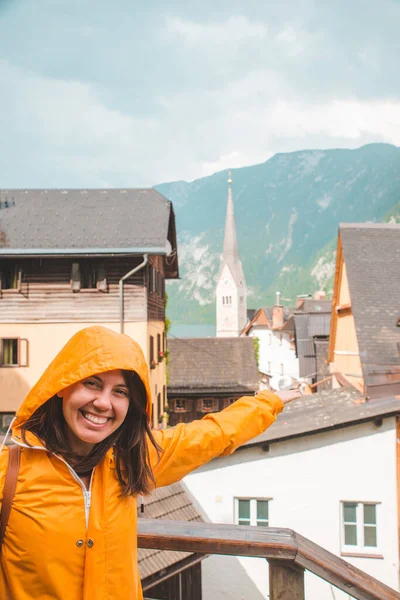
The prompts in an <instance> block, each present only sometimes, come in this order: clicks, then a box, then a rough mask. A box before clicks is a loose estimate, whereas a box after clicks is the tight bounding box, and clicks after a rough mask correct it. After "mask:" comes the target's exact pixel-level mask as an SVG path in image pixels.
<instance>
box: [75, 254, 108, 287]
mask: <svg viewBox="0 0 400 600" xmlns="http://www.w3.org/2000/svg"><path fill="white" fill-rule="evenodd" d="M88 273H90V276H93V275H94V276H95V279H96V284H95V286H94V287H84V286H83V284H84V279H85V278H86V277H87V274H88ZM70 286H71V290H72V291H73V292H75V293H83V294H93V293H97V292H103V293H104V292H108V284H107V276H106V270H105V267H104V264H103V263H100V264H93V263H89V262H85V261H74V262H72V264H71V280H70Z"/></svg>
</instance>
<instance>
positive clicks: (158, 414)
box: [157, 394, 163, 423]
mask: <svg viewBox="0 0 400 600" xmlns="http://www.w3.org/2000/svg"><path fill="white" fill-rule="evenodd" d="M162 414H163V410H162V408H161V394H157V417H158V422H159V423H160V422H161V421H162V418H161V415H162Z"/></svg>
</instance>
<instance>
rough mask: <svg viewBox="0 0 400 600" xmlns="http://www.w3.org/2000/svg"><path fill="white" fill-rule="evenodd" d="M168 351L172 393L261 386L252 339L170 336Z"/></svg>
mask: <svg viewBox="0 0 400 600" xmlns="http://www.w3.org/2000/svg"><path fill="white" fill-rule="evenodd" d="M168 350H169V352H170V357H169V367H168V371H169V384H168V392H169V393H171V392H174V393H179V392H192V393H213V392H219V393H225V392H226V393H229V392H232V393H235V392H237V393H242V392H243V393H246V392H254V391H257V390H258V389H259V377H258V371H257V364H256V357H255V351H254V341H253V339H252V338H249V337H238V338H190V339H170V338H168Z"/></svg>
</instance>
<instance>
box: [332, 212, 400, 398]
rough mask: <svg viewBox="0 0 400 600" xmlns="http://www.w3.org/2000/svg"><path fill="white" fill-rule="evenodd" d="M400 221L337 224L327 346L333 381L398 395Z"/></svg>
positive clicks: (378, 394)
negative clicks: (392, 222)
mask: <svg viewBox="0 0 400 600" xmlns="http://www.w3.org/2000/svg"><path fill="white" fill-rule="evenodd" d="M399 256H400V225H396V224H389V223H345V224H341V225H340V227H339V235H338V245H337V254H336V275H335V283H334V292H333V303H332V328H331V339H330V345H329V359H328V360H329V363H330V371H331V373H332V376H333V385H334V386H340V385H342V383H343V381H345V382H348V383H351V385H353V386H354V387H356V388H357V389H359V390H361V391H367V392H368V395H369V396H370V397H371V398H379V397H381V396H386V395H388V394H395V395H397V394H400V326H399V323H400V321H399V315H400V310H399V297H400V278H399Z"/></svg>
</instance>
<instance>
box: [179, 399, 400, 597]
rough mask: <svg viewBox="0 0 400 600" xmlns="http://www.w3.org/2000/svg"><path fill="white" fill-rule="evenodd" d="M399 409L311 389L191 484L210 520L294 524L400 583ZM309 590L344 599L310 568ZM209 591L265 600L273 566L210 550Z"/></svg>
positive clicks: (394, 403) (390, 402) (397, 404)
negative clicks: (218, 554) (249, 440)
mask: <svg viewBox="0 0 400 600" xmlns="http://www.w3.org/2000/svg"><path fill="white" fill-rule="evenodd" d="M399 411H400V401H399V400H397V399H395V398H387V399H385V400H383V399H382V400H376V401H374V402H373V403H370V404H368V403H365V401H364V402H363V400H362V399H361V398H360V395H359V393H358V392H356V391H355V390H351V389H350V388H349V389H346V390H335V391H332V390H330V391H324V392H321V393H318V394H314V395H311V396H305V397H303V398H302V399H300V400H299V401H296V403H293V404H292V405H289V406H288V407H287V408H286V410H285V411H284V413H283V414H282V415H280V416H279V417H278V420H277V422H276V423H275V424H274V425H273V426H272V427H271V428H270V429H268V430H267V431H266V432H265V434H262V435H261V436H259V438H256V439H255V440H253V441H252V442H250V443H249V444H246V445H245V446H243V447H241V448H240V449H238V450H237V451H236V452H235V453H234V454H233V455H231V456H226V457H221V458H218V459H215V460H213V461H211V463H209V464H207V465H204V466H203V467H201V468H200V469H198V470H197V471H195V472H194V473H192V474H190V475H189V476H187V477H186V478H185V485H186V486H187V487H188V489H189V491H190V492H191V493H192V495H193V496H195V497H196V500H197V502H198V503H199V504H200V506H201V508H202V510H203V511H204V512H205V514H206V516H207V518H208V519H210V521H211V522H215V523H230V524H232V523H236V524H240V525H252V526H255V527H278V528H290V529H293V530H295V531H296V532H298V533H300V534H301V535H303V536H305V537H307V538H309V539H311V540H312V541H313V542H315V543H317V544H319V545H321V546H322V547H324V548H325V549H327V550H328V551H330V552H332V553H334V554H336V555H338V556H341V557H343V558H344V559H345V560H346V561H348V562H350V563H352V564H354V565H355V566H357V567H359V568H360V569H362V570H364V571H366V572H367V573H369V574H371V575H372V576H374V577H375V578H377V579H379V580H381V581H383V582H384V583H386V584H387V585H389V586H390V587H392V588H394V589H396V590H399V535H398V527H397V524H398V495H397V489H398V484H399V482H398V476H397V473H398V472H399V457H398V455H397V452H396V446H398V442H396V438H397V435H398V414H399ZM231 574H232V575H231ZM306 589H307V599H308V600H325V599H326V600H328V599H331V598H334V599H335V600H348V595H347V594H344V593H343V592H341V591H339V590H337V589H336V588H334V587H332V586H330V585H329V584H327V583H326V582H324V581H323V580H322V579H319V578H317V577H315V576H313V575H311V574H307V575H306ZM249 590H252V593H251V596H250V595H246V594H249ZM203 592H204V597H205V598H207V597H209V598H213V599H214V598H215V599H219V598H221V599H222V598H224V599H226V600H234V599H236V598H238V597H243V598H244V597H251V598H254V600H262V599H264V598H265V599H266V598H268V563H267V561H265V560H263V559H253V558H235V557H216V556H215V557H210V558H209V559H207V560H206V561H204V563H203Z"/></svg>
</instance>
